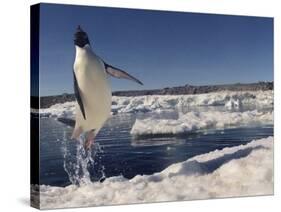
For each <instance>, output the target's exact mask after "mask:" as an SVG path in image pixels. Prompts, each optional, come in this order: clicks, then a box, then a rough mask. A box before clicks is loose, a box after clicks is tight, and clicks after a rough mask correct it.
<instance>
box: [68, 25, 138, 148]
mask: <svg viewBox="0 0 281 212" xmlns="http://www.w3.org/2000/svg"><path fill="white" fill-rule="evenodd" d="M74 45H75V50H76V55H75V60H74V64H73V81H74V83H73V84H74V93H75V98H76V105H75V111H76V115H75V126H74V130H73V133H72V139H77V138H78V137H79V136H80V135H81V134H82V133H85V134H84V135H85V136H86V139H85V144H84V146H85V148H86V149H90V147H91V146H92V144H93V142H94V139H95V137H96V135H97V133H98V132H99V130H100V129H101V128H102V127H103V125H104V123H105V122H106V120H107V119H108V118H109V116H110V112H111V97H112V94H111V86H110V83H109V80H108V76H112V77H116V78H123V79H128V80H132V81H134V82H136V83H138V84H140V85H143V83H142V82H141V81H140V80H138V79H136V78H135V77H133V76H131V75H130V74H128V73H127V72H125V71H123V70H121V69H119V68H116V67H114V66H112V65H109V64H108V63H106V62H105V61H104V60H102V59H101V58H100V57H99V56H98V55H96V54H95V52H94V51H93V49H92V46H91V44H90V41H89V37H88V35H87V33H86V32H85V31H83V30H82V28H81V26H80V25H79V26H78V27H77V30H76V32H75V34H74Z"/></svg>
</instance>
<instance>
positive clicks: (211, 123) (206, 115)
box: [131, 110, 273, 136]
mask: <svg viewBox="0 0 281 212" xmlns="http://www.w3.org/2000/svg"><path fill="white" fill-rule="evenodd" d="M266 124H273V112H272V111H270V112H259V111H257V110H253V111H245V112H230V111H206V112H188V113H186V114H180V115H179V118H178V119H176V120H175V119H155V118H153V117H151V118H146V119H142V120H141V119H136V121H135V124H134V125H133V127H132V129H131V134H132V135H135V136H139V135H153V134H179V133H189V132H195V131H198V130H207V129H225V128H233V127H238V126H256V125H266Z"/></svg>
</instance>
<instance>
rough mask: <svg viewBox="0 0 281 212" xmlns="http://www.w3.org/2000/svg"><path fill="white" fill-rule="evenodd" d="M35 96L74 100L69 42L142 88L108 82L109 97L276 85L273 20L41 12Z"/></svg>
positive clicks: (53, 8)
mask: <svg viewBox="0 0 281 212" xmlns="http://www.w3.org/2000/svg"><path fill="white" fill-rule="evenodd" d="M40 11H41V13H40V14H41V16H40V94H41V95H43V96H46V95H54V94H61V93H65V92H67V93H73V79H72V77H73V76H72V66H73V62H74V56H75V48H74V44H73V34H74V32H75V30H76V27H77V25H79V24H80V25H81V26H82V28H83V29H84V30H85V31H86V32H87V33H88V36H89V38H90V42H91V46H92V49H93V50H94V51H95V52H96V54H98V55H99V56H100V57H101V58H103V59H104V60H105V61H106V62H107V63H109V64H111V65H113V66H116V67H119V68H121V69H123V70H125V71H127V72H128V73H130V74H132V75H133V76H135V77H137V78H138V79H140V80H141V81H142V82H143V83H144V86H140V85H138V84H136V83H134V82H131V81H128V80H120V79H113V78H111V83H112V90H113V91H114V90H131V89H134V90H136V89H151V88H163V87H169V86H179V85H185V84H192V85H206V84H224V83H237V82H240V83H245V82H257V81H272V80H273V19H272V18H263V17H246V16H224V15H210V14H196V13H181V12H168V11H152V10H133V9H118V8H104V7H85V6H72V5H58V4H57V5H56V4H42V5H41V9H40Z"/></svg>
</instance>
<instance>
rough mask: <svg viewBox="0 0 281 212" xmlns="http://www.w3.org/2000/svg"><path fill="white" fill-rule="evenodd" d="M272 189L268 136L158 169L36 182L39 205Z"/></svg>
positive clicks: (227, 194)
mask: <svg viewBox="0 0 281 212" xmlns="http://www.w3.org/2000/svg"><path fill="white" fill-rule="evenodd" d="M270 194H273V137H268V138H264V139H260V140H254V141H252V142H250V143H248V144H247V145H240V146H236V147H232V148H224V149H222V150H215V151H213V152H209V153H207V154H203V155H199V156H196V157H193V158H191V159H188V160H187V161H184V162H180V163H177V164H173V165H171V166H169V167H168V168H166V169H165V170H163V171H162V172H160V173H155V174H153V175H143V176H141V175H137V176H135V177H134V178H133V179H131V180H128V179H125V178H124V177H122V176H119V177H111V178H107V179H106V180H105V181H104V182H103V183H99V182H94V183H87V184H84V185H82V186H80V187H77V186H74V185H70V186H67V187H64V188H63V187H52V186H45V185H42V186H40V201H41V202H40V205H41V208H43V209H47V208H63V207H81V206H94V205H113V204H128V203H143V202H158V201H176V200H192V199H207V198H218V197H237V196H252V195H270Z"/></svg>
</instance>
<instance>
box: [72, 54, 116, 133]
mask: <svg viewBox="0 0 281 212" xmlns="http://www.w3.org/2000/svg"><path fill="white" fill-rule="evenodd" d="M82 54H83V55H81V56H83V57H79V56H78V57H76V60H75V63H74V71H75V75H76V78H77V81H78V86H79V89H80V92H81V98H82V102H83V105H84V109H85V115H86V119H84V117H83V115H82V112H81V110H80V107H79V105H78V104H76V126H75V129H76V130H79V131H81V130H82V132H87V131H90V130H95V134H96V133H97V132H98V131H99V130H100V128H101V127H102V126H103V124H104V123H105V121H106V120H107V119H108V117H109V116H110V111H111V88H110V85H109V82H108V80H107V74H106V72H105V71H104V65H103V63H102V61H100V59H99V58H98V57H96V56H95V55H94V54H92V53H89V52H87V51H85V52H84V53H83V52H82Z"/></svg>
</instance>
